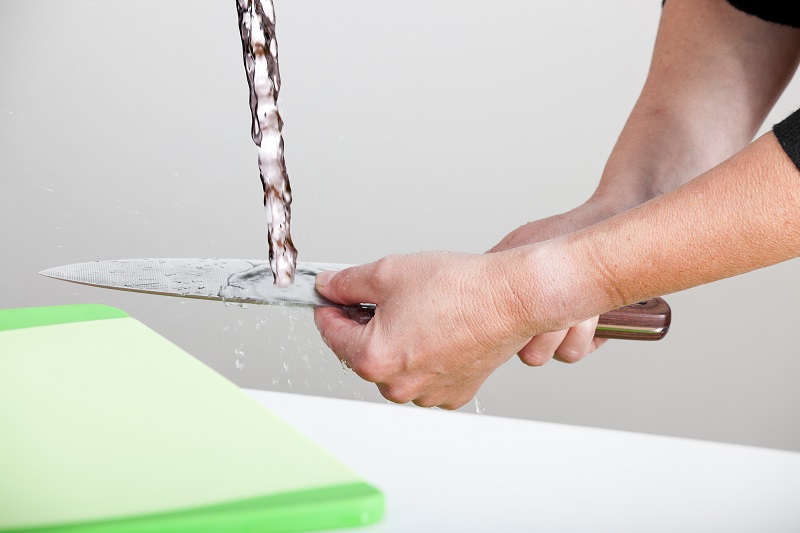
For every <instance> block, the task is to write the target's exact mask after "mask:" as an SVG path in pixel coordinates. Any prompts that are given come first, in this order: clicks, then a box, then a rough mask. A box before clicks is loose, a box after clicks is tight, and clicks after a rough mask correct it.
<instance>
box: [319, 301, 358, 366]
mask: <svg viewBox="0 0 800 533" xmlns="http://www.w3.org/2000/svg"><path fill="white" fill-rule="evenodd" d="M314 324H316V326H317V329H318V330H319V334H320V335H321V336H322V340H323V341H324V342H325V344H327V345H328V347H329V348H330V349H331V350H332V351H333V353H335V354H336V356H337V357H339V359H341V360H342V361H344V362H345V363H347V364H349V365H350V366H351V367H352V366H353V363H352V361H353V360H354V359H358V358H359V357H361V358H363V357H364V355H365V353H366V340H367V337H366V334H365V331H364V330H365V329H366V328H365V326H363V325H361V324H359V323H357V322H354V321H353V320H351V319H350V317H349V316H348V315H347V312H346V311H345V310H344V309H340V308H338V307H317V308H316V309H314Z"/></svg>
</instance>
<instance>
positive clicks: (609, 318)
mask: <svg viewBox="0 0 800 533" xmlns="http://www.w3.org/2000/svg"><path fill="white" fill-rule="evenodd" d="M344 309H345V311H347V315H348V316H349V317H350V319H352V320H354V321H356V322H358V323H359V324H362V325H363V324H366V323H367V322H369V321H370V320H372V317H373V316H375V306H374V305H371V304H363V305H359V306H353V307H345V308H344ZM671 320H672V311H671V310H670V308H669V304H668V303H667V302H666V301H664V300H663V299H662V298H653V299H652V300H645V301H643V302H637V303H634V304H630V305H626V306H625V307H620V308H619V309H615V310H613V311H609V312H608V313H603V314H602V315H600V320H599V321H598V323H597V329H596V330H595V332H594V336H595V337H597V338H599V339H625V340H631V341H657V340H659V339H663V338H664V336H665V335H666V334H667V331H669V325H670V322H671Z"/></svg>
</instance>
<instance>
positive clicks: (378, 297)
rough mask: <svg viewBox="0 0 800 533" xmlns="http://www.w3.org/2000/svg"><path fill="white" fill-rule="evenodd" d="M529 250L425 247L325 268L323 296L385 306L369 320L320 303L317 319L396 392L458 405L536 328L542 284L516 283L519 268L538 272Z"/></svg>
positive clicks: (357, 364) (343, 353)
mask: <svg viewBox="0 0 800 533" xmlns="http://www.w3.org/2000/svg"><path fill="white" fill-rule="evenodd" d="M522 256H523V254H520V253H517V252H516V251H510V252H505V253H497V254H485V255H469V254H457V253H449V252H434V253H421V254H414V255H404V256H389V257H385V258H383V259H381V260H379V261H377V262H374V263H371V264H367V265H362V266H357V267H351V268H348V269H345V270H343V271H341V272H339V273H335V274H334V273H332V272H324V273H321V274H319V275H318V276H317V290H318V291H319V292H320V294H322V295H323V296H325V297H326V298H328V299H330V300H332V301H334V302H337V303H340V304H345V305H354V304H358V303H374V304H376V305H377V308H376V311H375V316H374V318H373V319H372V320H371V321H370V322H369V323H367V324H366V325H362V324H359V323H357V322H354V321H353V320H351V319H350V318H349V317H348V315H347V313H346V311H344V310H342V309H339V308H336V307H320V308H317V309H316V310H315V311H314V321H315V323H316V325H317V327H318V328H319V331H320V333H321V335H322V338H323V340H324V341H325V342H326V343H327V344H328V346H330V348H331V349H332V350H333V352H334V353H335V354H336V355H337V356H338V357H339V358H340V359H342V361H344V362H345V363H347V364H348V365H349V366H350V367H351V368H352V369H353V370H354V371H355V372H356V374H358V375H359V376H361V377H362V378H364V379H366V380H367V381H371V382H374V383H376V384H377V385H378V389H379V390H380V392H381V394H382V395H383V396H384V397H385V398H387V399H388V400H391V401H393V402H396V403H406V402H409V401H411V402H414V403H415V404H417V405H419V406H422V407H432V406H440V407H443V408H445V409H457V408H458V407H461V406H462V405H464V404H466V403H467V402H469V401H470V400H471V399H472V398H473V397H474V395H475V393H476V392H477V391H478V389H479V388H480V386H481V385H482V384H483V382H484V381H485V380H486V379H487V378H488V377H489V375H490V374H491V373H492V372H493V371H494V370H495V369H496V368H497V367H498V366H500V365H501V364H502V363H504V362H506V361H507V360H508V359H510V358H511V357H512V356H513V355H514V354H515V353H517V352H518V351H519V350H520V349H521V348H522V347H523V346H525V344H526V343H527V342H528V340H529V339H530V338H531V336H532V334H533V333H532V332H531V331H530V322H531V321H530V320H529V319H528V317H529V316H531V315H530V309H527V305H526V303H525V302H531V301H533V300H536V299H537V298H530V297H529V296H530V295H531V294H533V293H531V292H530V291H531V288H532V287H535V286H536V284H535V283H526V284H524V285H525V287H519V286H516V287H515V285H514V280H520V279H523V278H521V277H520V276H518V275H517V274H524V279H528V280H530V279H531V274H530V273H529V272H524V269H525V264H526V261H524V260H522V259H521V258H522ZM524 291H527V292H526V295H525V296H524V297H520V293H521V292H524ZM537 307H539V306H537ZM539 308H546V306H541V307H539ZM542 323H543V321H542V322H540V325H541V324H542Z"/></svg>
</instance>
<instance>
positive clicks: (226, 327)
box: [222, 326, 231, 333]
mask: <svg viewBox="0 0 800 533" xmlns="http://www.w3.org/2000/svg"><path fill="white" fill-rule="evenodd" d="M230 329H231V327H230V326H225V327H224V328H222V333H227V332H228V331H230Z"/></svg>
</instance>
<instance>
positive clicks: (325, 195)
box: [0, 0, 800, 450]
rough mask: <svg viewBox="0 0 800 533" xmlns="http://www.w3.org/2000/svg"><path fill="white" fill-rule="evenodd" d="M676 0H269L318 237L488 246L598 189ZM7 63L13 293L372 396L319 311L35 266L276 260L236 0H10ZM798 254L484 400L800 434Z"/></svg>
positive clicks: (253, 369)
mask: <svg viewBox="0 0 800 533" xmlns="http://www.w3.org/2000/svg"><path fill="white" fill-rule="evenodd" d="M659 4H660V2H658V1H657V0H653V1H649V2H642V1H640V0H628V1H622V0H617V1H604V2H593V1H590V0H580V1H577V0H573V1H570V2H521V1H518V2H510V1H509V2H493V3H487V2H477V1H463V0H462V1H422V0H416V1H408V2H388V1H374V0H370V1H367V0H361V1H352V0H337V1H335V2H334V1H323V0H317V1H310V0H309V1H301V0H291V1H289V0H283V1H281V0H277V6H276V7H277V15H278V26H277V32H278V39H279V43H280V59H281V72H282V75H283V88H282V93H281V101H282V103H281V105H282V112H283V116H284V119H285V122H286V127H285V132H284V133H285V140H286V158H287V163H288V167H289V171H290V175H291V179H292V187H293V190H294V194H295V201H294V206H293V209H294V220H293V223H294V224H293V235H294V239H295V242H296V244H297V246H298V248H299V250H300V258H301V259H303V260H313V261H333V262H346V263H359V262H366V261H371V260H374V259H377V258H379V257H381V256H383V255H386V254H389V253H398V252H412V251H418V250H434V249H449V250H460V251H467V252H482V251H484V250H485V249H487V248H489V247H490V246H491V245H493V244H494V243H495V242H497V241H498V240H499V239H500V238H501V237H502V236H503V235H504V234H505V233H506V232H508V231H510V230H511V229H513V228H515V227H517V226H518V225H520V224H522V223H524V222H526V221H528V220H534V219H537V218H540V217H544V216H547V215H551V214H555V213H557V212H561V211H564V210H567V209H569V208H571V207H574V206H575V205H577V204H578V203H580V202H582V201H583V200H584V199H585V198H586V197H588V195H589V194H590V193H591V192H592V190H593V188H594V185H595V184H596V182H597V180H598V177H599V175H600V172H601V170H602V168H603V165H604V162H605V159H606V157H607V155H608V153H609V151H610V150H611V147H612V146H613V143H614V141H615V139H616V136H617V134H618V133H619V131H620V129H621V127H622V125H623V123H624V121H625V119H626V117H627V114H628V112H629V111H630V109H631V107H632V105H633V103H634V101H635V99H636V97H637V95H638V91H639V89H640V87H641V85H642V82H643V80H644V76H645V74H646V69H647V65H648V62H649V56H650V52H651V49H652V43H653V40H654V36H655V32H656V27H657V23H658V17H659V11H660V7H659ZM0 76H2V83H0V176H2V194H0V228H2V230H1V231H2V234H1V237H0V245H2V261H0V274H2V276H0V288H1V289H2V293H1V294H2V295H1V296H0V307H22V306H35V305H52V304H63V303H77V302H104V303H107V304H110V305H114V306H118V307H120V308H122V309H124V310H126V311H128V312H129V313H131V314H132V315H133V316H135V317H136V318H138V319H139V320H141V321H142V322H144V323H146V324H148V325H149V326H150V327H152V328H153V329H155V330H156V331H158V332H160V333H161V334H163V335H164V336H166V337H167V338H169V339H171V340H172V341H173V342H175V343H177V344H178V345H180V346H182V347H183V348H185V349H186V350H188V351H189V352H190V353H192V354H194V355H195V356H196V357H198V358H199V359H201V360H202V361H204V362H205V363H206V364H208V365H209V366H211V367H212V368H214V369H216V370H217V371H219V372H220V373H222V374H223V375H225V376H227V377H228V378H230V379H232V380H233V381H235V382H236V383H238V384H241V385H243V386H247V387H257V388H264V389H272V390H282V391H293V392H298V393H309V394H320V395H330V396H338V397H350V398H364V399H369V400H376V401H377V400H380V396H379V395H378V394H377V392H376V391H375V389H374V387H373V386H372V385H371V384H368V383H365V382H362V381H361V380H360V379H359V378H357V377H356V376H353V375H352V373H349V372H346V371H344V370H343V369H342V368H341V367H340V366H339V365H338V362H337V361H336V359H335V357H334V356H333V355H332V354H331V353H330V352H329V351H328V350H327V349H325V348H324V347H323V346H322V344H321V343H320V340H319V335H318V334H317V332H316V330H315V329H314V327H313V324H312V322H311V317H310V314H309V313H308V312H307V311H306V312H303V311H286V310H282V309H272V308H265V307H253V308H248V309H240V308H238V307H229V308H226V307H224V306H223V305H222V304H220V303H215V302H202V301H185V300H178V299H171V298H164V297H155V296H146V295H137V294H130V293H119V292H113V291H103V290H100V289H96V288H89V287H82V286H77V285H70V284H66V283H63V282H57V281H53V280H49V279H44V278H41V277H39V276H37V275H36V272H37V271H39V270H41V269H43V268H47V267H51V266H56V265H61V264H66V263H72V262H80V261H86V260H93V259H105V258H108V259H110V258H130V257H158V256H163V257H242V258H259V257H265V256H266V253H267V244H266V239H265V225H266V222H265V215H264V212H263V208H262V205H261V197H262V195H261V191H260V183H259V180H258V173H257V167H256V148H255V146H254V145H253V144H252V141H251V140H250V138H249V122H250V118H249V110H248V108H247V86H246V81H245V76H244V72H243V68H242V58H241V50H240V42H239V35H238V31H237V24H236V12H235V8H234V2H233V0H229V1H224V2H190V1H180V2H178V1H171V2H156V1H146V2H134V3H131V2H124V3H123V2H89V1H68V2H67V1H64V2H12V1H3V2H2V3H0ZM799 89H800V87H799V86H798V83H797V82H795V83H794V84H792V85H791V86H790V87H789V89H788V90H787V93H786V94H785V95H784V98H783V99H782V100H781V102H780V103H779V104H778V106H777V108H776V109H775V111H774V112H773V114H772V115H771V116H770V118H769V119H768V122H767V123H768V124H771V123H773V122H775V121H777V120H779V119H780V118H782V117H783V116H785V115H787V114H788V113H789V112H790V111H791V110H792V109H793V106H794V105H797V102H798V100H800V98H798V96H800V94H799ZM479 132H488V134H486V133H483V134H481V133H479ZM797 269H798V265H797V263H796V262H789V263H785V264H782V265H779V266H776V267H773V268H769V269H766V270H763V271H760V272H757V273H753V274H749V275H745V276H741V277H739V278H736V279H731V280H727V281H723V282H720V283H716V284H712V285H710V286H706V287H701V288H698V289H694V290H691V291H688V292H685V293H681V294H676V295H673V296H671V297H670V298H669V301H670V303H671V304H672V307H673V311H674V322H673V324H674V326H673V330H672V332H671V333H670V334H669V336H668V337H667V338H666V340H664V341H662V342H658V343H634V342H614V343H609V345H607V346H606V347H605V348H604V349H603V350H602V351H601V352H599V353H597V354H595V355H593V356H591V357H589V358H588V359H586V360H585V361H583V362H581V363H579V364H577V365H572V366H568V365H563V364H559V363H551V364H548V365H547V366H545V367H543V368H536V369H534V368H528V367H525V366H523V365H522V364H521V363H519V362H518V361H516V360H512V361H511V362H510V363H509V364H507V365H505V366H503V367H501V368H500V369H499V370H498V371H497V372H496V373H495V374H494V375H493V376H492V377H491V378H490V379H489V381H488V382H487V383H486V384H485V385H484V387H483V388H482V389H481V392H480V394H479V398H480V400H481V402H482V403H483V405H484V407H485V408H486V411H487V413H488V414H491V415H502V416H514V417H523V418H530V419H536V420H549V421H557V422H565V423H570V424H582V425H590V426H600V427H608V428H619V429H625V430H632V431H642V432H651V433H659V434H667V435H678V436H687V437H693V438H700V439H711V440H719V441H728V442H735V443H745V444H755V445H761V446H771V447H777V448H786V449H792V450H800V423H798V416H797V414H798V405H799V404H800V402H799V401H798V400H800V388H798V387H797V385H796V381H797V376H798V371H800V361H798V357H797V356H798V347H797V336H796V332H797V329H798V328H797V324H796V323H797V317H798V315H800V303H798V300H797V298H795V297H794V296H795V295H796V294H797V293H798V288H800V281H798V277H799V276H798V273H797ZM237 349H240V350H242V351H244V353H245V365H244V368H243V369H241V370H239V369H237V368H236V365H235V364H234V362H235V359H236V355H235V353H234V352H235V350H237ZM158 371H159V369H158V368H154V369H153V372H158ZM465 410H474V406H468V407H467V408H465Z"/></svg>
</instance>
